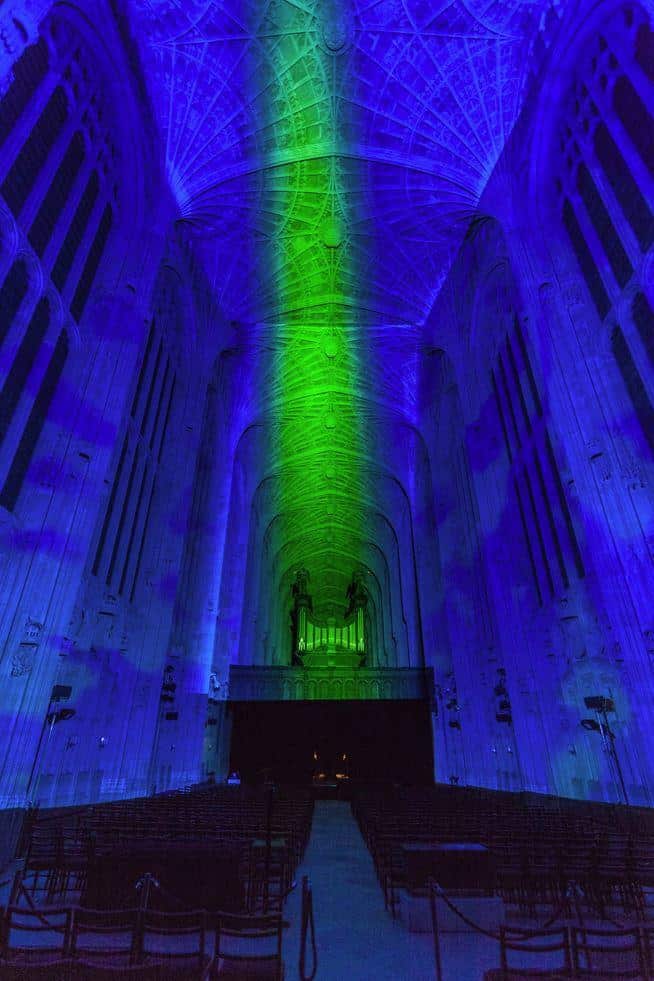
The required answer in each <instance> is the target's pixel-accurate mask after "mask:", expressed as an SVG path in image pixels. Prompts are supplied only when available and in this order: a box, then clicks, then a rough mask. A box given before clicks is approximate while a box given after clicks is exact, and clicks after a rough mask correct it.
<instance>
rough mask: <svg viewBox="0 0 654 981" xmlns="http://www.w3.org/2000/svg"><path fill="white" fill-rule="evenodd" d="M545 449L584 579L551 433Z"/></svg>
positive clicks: (579, 573)
mask: <svg viewBox="0 0 654 981" xmlns="http://www.w3.org/2000/svg"><path fill="white" fill-rule="evenodd" d="M545 449H546V450H547V459H548V461H549V465H550V472H551V474H552V477H553V478H554V485H555V487H556V492H557V494H558V496H559V504H560V505H561V513H562V514H563V520H564V521H565V526H566V529H567V532H568V540H569V542H570V547H571V549H572V555H573V558H574V563H575V568H576V570H577V575H578V576H579V578H580V579H583V578H584V576H585V575H586V570H585V569H584V563H583V560H582V558H581V549H580V548H579V542H578V541H577V535H576V533H575V529H574V525H573V523H572V515H571V514H570V508H569V507H568V499H567V497H566V496H565V490H564V489H563V481H562V480H561V474H560V473H559V468H558V465H557V462H556V457H555V456H554V448H553V446H552V441H551V440H550V435H549V433H548V432H547V431H546V432H545Z"/></svg>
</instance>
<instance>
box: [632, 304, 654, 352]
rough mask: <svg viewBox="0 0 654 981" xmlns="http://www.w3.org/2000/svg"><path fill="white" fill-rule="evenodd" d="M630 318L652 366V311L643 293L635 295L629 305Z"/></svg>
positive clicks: (653, 324) (653, 344) (653, 330)
mask: <svg viewBox="0 0 654 981" xmlns="http://www.w3.org/2000/svg"><path fill="white" fill-rule="evenodd" d="M631 316H632V317H633V319H634V323H635V325H636V330H637V331H638V333H639V334H640V339H641V341H642V342H643V347H644V348H645V350H646V351H647V357H648V358H649V360H650V361H651V363H652V364H653V365H654V310H652V308H651V306H650V305H649V302H648V300H647V297H646V296H645V294H644V293H636V295H635V297H634V302H633V303H632V305H631Z"/></svg>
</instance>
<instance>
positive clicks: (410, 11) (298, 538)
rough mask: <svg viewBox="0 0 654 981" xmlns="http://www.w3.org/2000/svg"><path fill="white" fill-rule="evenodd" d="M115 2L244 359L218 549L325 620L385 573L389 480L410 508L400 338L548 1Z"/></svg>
mask: <svg viewBox="0 0 654 981" xmlns="http://www.w3.org/2000/svg"><path fill="white" fill-rule="evenodd" d="M125 2H126V3H127V7H128V9H129V11H130V24H131V27H132V30H133V33H134V37H135V40H136V42H137V45H138V47H139V51H140V58H141V61H142V63H143V66H144V70H145V76H146V80H147V83H148V85H149V87H150V92H151V97H152V101H153V104H154V106H155V112H156V114H157V118H158V125H159V128H160V131H161V136H162V141H163V144H164V146H165V164H166V170H167V174H168V178H169V181H170V185H171V187H172V190H173V193H174V195H175V197H176V200H177V202H178V205H179V209H180V213H181V220H182V221H183V222H184V223H185V225H186V228H187V230H188V232H189V234H190V235H191V236H192V237H193V239H194V246H195V248H196V250H197V251H198V252H199V254H200V256H201V258H202V260H203V263H204V266H205V269H206V272H207V275H208V277H209V280H210V282H211V283H212V285H213V288H214V289H215V292H216V296H217V298H218V300H219V302H220V304H221V307H222V310H223V312H224V314H225V316H226V317H227V318H228V319H229V320H232V321H235V322H237V323H240V324H242V325H251V326H250V328H249V329H247V328H246V329H245V330H244V331H243V332H241V334H240V335H239V336H240V337H241V338H248V337H250V338H252V339H253V340H252V341H251V345H252V350H256V352H258V353H257V354H256V355H255V357H256V358H257V359H258V362H259V364H258V367H257V372H258V374H257V378H258V382H257V384H256V385H255V386H253V390H255V391H256V395H255V396H253V399H255V400H258V405H257V407H256V408H255V409H253V414H259V416H260V417H263V418H265V420H266V421H265V423H264V425H265V429H266V432H267V437H266V439H265V440H264V442H263V444H262V447H263V448H261V447H260V448H259V449H258V450H256V451H255V450H252V452H251V456H250V458H248V460H247V462H246V464H245V470H246V471H252V470H254V471H255V473H256V474H257V476H256V478H255V486H256V484H257V482H258V484H259V487H262V488H266V492H265V494H263V493H261V494H259V496H258V497H257V498H256V499H253V503H252V509H253V510H252V513H255V512H256V514H257V519H256V521H255V522H253V521H252V520H250V524H249V527H250V531H249V532H248V531H247V529H246V524H247V520H248V519H244V518H239V519H238V521H239V523H241V524H243V531H242V532H240V533H239V534H238V536H237V537H239V538H240V539H241V540H242V541H243V543H244V545H245V542H246V541H249V548H248V549H247V552H248V554H249V555H250V556H252V555H254V554H259V553H260V552H262V551H266V552H267V554H269V555H270V556H271V558H270V563H271V565H270V568H273V569H274V571H273V572H272V573H271V578H272V579H273V580H275V582H273V583H272V592H271V595H275V594H277V591H278V590H281V593H282V595H283V596H284V597H286V598H288V596H289V595H290V593H289V588H288V587H289V581H290V579H292V576H293V574H294V570H295V569H297V568H298V567H299V566H302V565H306V566H307V567H309V568H310V570H311V575H312V590H313V592H314V598H315V600H316V608H317V609H321V610H322V611H323V612H324V613H330V612H331V613H334V611H336V610H338V608H339V607H340V608H342V604H343V599H344V595H345V590H346V588H347V583H348V581H349V578H350V576H351V574H352V570H353V568H354V567H356V566H357V564H359V563H361V564H362V565H363V566H364V567H366V568H368V569H370V565H371V562H374V561H377V563H378V566H379V568H378V569H377V570H376V571H372V572H371V575H374V576H375V577H376V579H377V580H378V581H381V580H382V579H383V578H384V577H385V578H386V579H387V580H388V578H389V575H391V573H390V572H389V570H390V569H392V567H393V560H392V558H391V556H390V554H389V548H390V547H391V546H389V545H388V544H384V543H383V542H382V541H381V537H380V536H381V534H382V533H381V532H380V530H379V529H380V528H381V527H388V528H390V529H391V539H392V538H393V536H395V539H394V540H396V541H398V542H401V541H402V540H403V539H402V538H401V535H400V532H399V530H398V529H399V526H400V525H404V526H407V521H409V520H410V519H409V518H408V517H407V513H406V511H405V505H404V504H403V503H402V501H401V500H400V498H397V496H396V495H395V490H394V488H395V487H396V485H397V486H399V485H403V486H406V488H407V490H406V491H403V492H402V493H404V494H405V497H406V499H407V500H412V499H413V496H414V494H413V491H410V488H409V484H411V482H412V480H413V478H412V477H411V476H409V478H408V483H406V473H405V472H403V471H406V468H407V466H409V463H407V460H408V459H409V457H412V458H414V457H415V453H414V451H413V450H410V451H409V452H408V456H407V453H404V451H403V450H402V449H401V448H398V446H397V445H396V446H395V448H393V446H392V445H390V446H389V436H390V433H391V428H389V427H392V426H393V425H396V426H397V428H396V429H395V435H394V439H395V442H396V444H399V443H402V442H404V443H406V441H407V439H409V440H411V439H412V438H413V437H407V435H406V434H407V433H408V432H410V431H411V429H412V427H415V426H416V424H418V425H419V421H418V419H417V411H416V405H415V398H416V391H415V390H414V389H415V384H414V383H415V380H416V377H417V371H416V355H417V352H418V350H419V348H420V336H419V333H418V332H417V331H416V329H415V328H416V327H419V326H420V324H422V322H423V321H424V319H425V317H426V315H427V314H428V312H429V310H430V308H431V306H432V304H433V301H434V298H435V296H436V294H437V292H438V289H439V287H440V285H441V283H442V282H443V279H444V276H445V275H446V273H447V270H448V267H449V264H450V262H451V259H452V257H453V255H454V252H455V251H456V248H457V246H458V244H459V242H460V240H461V236H462V235H463V233H464V231H465V228H466V226H467V223H468V222H469V220H470V218H471V216H472V215H473V213H474V210H475V207H476V203H477V201H478V199H479V195H480V193H481V191H482V190H483V188H484V186H485V183H486V181H487V179H488V177H489V174H490V173H491V171H492V169H493V167H494V165H495V163H496V161H497V159H498V157H499V154H500V153H501V151H502V148H503V146H504V144H505V142H506V139H507V137H508V134H509V133H510V131H511V128H512V126H513V124H514V122H515V120H516V118H517V115H518V112H519V109H520V105H521V100H522V97H523V93H524V87H525V85H524V83H525V78H526V73H527V71H528V69H529V65H530V53H531V51H532V46H533V41H534V38H535V37H536V34H537V32H538V29H539V23H540V20H541V18H542V15H543V11H544V7H545V6H547V5H549V0H452V2H443V0H211V2H209V0H125ZM255 324H258V325H268V326H267V327H264V328H263V329H262V328H261V326H259V327H257V329H256V330H255V329H254V325H255ZM398 325H404V326H401V327H400V326H398ZM411 325H412V326H413V329H411ZM261 338H263V340H261ZM243 343H246V344H247V343H248V342H247V341H243ZM248 356H249V355H247V353H246V355H245V357H246V358H247V357H248ZM392 379H395V381H392ZM392 420H396V423H394V422H393V421H392ZM397 420H400V422H399V423H398V422H397ZM405 422H406V427H405ZM390 442H391V444H392V442H393V439H392V438H391V440H390ZM416 452H417V451H416ZM411 466H413V464H411ZM421 473H422V476H423V477H424V476H425V474H426V473H427V471H426V470H425V469H424V468H423V470H422V471H421ZM425 479H427V480H428V477H427V478H425ZM264 482H265V483H264ZM398 482H399V483H398ZM414 483H415V481H414ZM423 483H424V480H423ZM407 495H408V496H407ZM233 520H236V519H233ZM255 525H256V526H257V527H258V528H260V532H258V533H257V534H258V535H259V539H258V541H256V542H253V541H252V540H251V537H250V536H251V534H252V528H254V527H255ZM389 541H390V539H389ZM409 548H410V543H409V544H407V549H409ZM243 551H245V548H244V549H243ZM235 554H236V553H235ZM408 554H410V553H409V551H407V550H406V549H405V552H404V555H405V556H406V555H408ZM371 555H373V556H374V555H377V556H378V558H377V559H375V560H373V559H371V558H370V556H371ZM233 561H234V562H236V559H233ZM400 561H401V562H404V561H405V558H404V557H402V558H401V560H400ZM223 568H224V569H225V567H223ZM384 570H385V571H384ZM242 575H243V570H240V569H238V568H236V565H235V566H234V568H233V570H232V572H231V580H232V581H234V582H239V581H240V580H241V578H242ZM398 575H399V574H398V573H397V572H394V573H392V578H393V580H394V582H393V584H392V586H391V587H389V588H390V589H392V590H394V589H396V588H397V587H398V583H397V577H398ZM253 588H254V587H253ZM260 593H261V590H259V594H260ZM388 595H389V593H388V589H387V596H388ZM387 602H389V603H390V599H388V600H387ZM276 603H277V601H275V603H273V604H272V605H273V606H274V605H275V604H276ZM233 618H234V619H238V613H233Z"/></svg>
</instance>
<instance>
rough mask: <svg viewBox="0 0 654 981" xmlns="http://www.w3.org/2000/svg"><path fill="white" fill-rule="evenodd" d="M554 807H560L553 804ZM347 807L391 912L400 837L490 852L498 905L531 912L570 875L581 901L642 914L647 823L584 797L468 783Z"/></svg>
mask: <svg viewBox="0 0 654 981" xmlns="http://www.w3.org/2000/svg"><path fill="white" fill-rule="evenodd" d="M555 805H558V806H555ZM352 806H353V811H354V814H355V817H356V818H357V820H358V823H359V827H360V829H361V832H362V835H363V837H364V840H365V841H366V844H367V846H368V848H369V850H370V853H371V855H372V858H373V861H374V864H375V869H376V872H377V876H378V879H379V882H380V884H381V886H382V890H383V893H384V901H385V905H386V907H387V908H388V909H390V910H391V912H392V913H393V914H394V913H395V909H396V906H397V897H398V891H399V890H400V889H401V888H402V887H403V885H404V881H405V863H404V853H403V849H402V846H403V844H404V843H406V842H408V841H424V840H431V841H440V842H446V841H450V840H458V841H476V842H480V843H482V844H485V845H487V847H488V848H489V849H490V850H491V852H492V854H493V856H494V860H495V867H496V872H497V885H498V890H499V892H500V894H501V895H502V897H503V898H504V900H505V902H507V903H509V904H515V905H517V906H518V907H519V908H520V909H521V911H522V912H524V913H527V914H530V915H533V916H536V915H538V913H539V907H541V906H542V905H546V906H549V907H556V906H558V905H559V904H560V903H561V902H562V901H563V899H564V897H565V892H566V890H567V887H568V883H569V882H570V881H571V880H572V881H574V882H576V883H577V884H578V885H579V886H580V892H581V895H582V897H583V900H584V902H585V903H586V905H587V907H588V908H589V909H591V910H592V911H593V912H594V913H596V914H597V915H599V916H604V915H605V913H606V911H607V909H608V908H609V907H617V908H618V909H621V910H622V911H624V912H625V913H629V914H632V913H635V914H636V915H638V916H641V917H642V916H643V915H644V910H645V898H646V888H647V887H649V886H654V829H653V826H652V821H651V820H650V819H647V818H646V819H644V821H643V826H642V827H641V826H640V825H639V824H638V823H634V822H633V821H632V820H631V816H628V814H627V812H625V813H624V814H623V813H622V811H620V813H619V814H617V815H616V812H615V809H612V808H611V807H610V806H609V805H603V804H594V803H592V802H585V801H583V802H582V801H567V800H564V801H557V802H555V801H554V800H553V799H550V798H543V800H542V801H539V800H538V798H537V796H536V795H521V794H508V793H505V792H494V791H487V790H473V789H470V788H451V787H447V788H445V787H435V788H433V789H429V790H426V789H423V790H420V791H417V792H415V793H411V792H408V791H405V792H403V793H402V794H401V795H397V794H396V795H388V794H387V795H381V794H375V793H370V792H368V793H360V794H359V795H356V796H355V798H354V800H353V804H352Z"/></svg>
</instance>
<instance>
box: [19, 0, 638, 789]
mask: <svg viewBox="0 0 654 981" xmlns="http://www.w3.org/2000/svg"><path fill="white" fill-rule="evenodd" d="M155 6H156V11H155V10H154V7H155ZM0 28H1V29H2V32H3V36H4V37H5V38H6V39H7V43H6V45H5V47H4V49H3V50H2V52H1V53H0V76H1V77H2V83H1V84H0V92H2V98H1V99H0V727H1V730H2V735H3V739H2V741H1V744H0V801H1V803H2V805H3V806H5V807H9V806H21V805H23V804H24V803H25V801H26V800H27V799H29V800H40V801H41V802H43V803H55V802H60V803H65V802H71V801H85V800H98V799H111V798H113V797H124V796H129V795H132V794H144V793H148V792H151V791H152V790H153V788H156V789H158V790H160V789H165V788H167V787H172V786H180V785H184V784H188V783H192V782H195V781H197V780H201V779H204V778H205V777H206V775H207V773H209V772H212V771H213V772H215V773H216V774H217V775H218V776H221V775H222V773H223V772H224V769H225V766H226V765H227V754H228V750H229V714H228V712H227V710H226V698H227V696H228V693H229V691H228V682H229V670H230V666H231V665H234V664H235V665H241V666H248V665H249V666H256V667H258V668H260V669H262V670H263V669H266V668H275V667H279V666H285V665H290V663H291V648H290V631H289V612H290V607H291V603H292V593H291V586H292V583H293V581H294V577H295V574H296V571H297V569H298V568H299V567H303V566H304V567H307V568H308V569H309V570H310V571H311V573H312V579H311V582H312V589H313V591H314V603H315V605H316V608H319V607H322V612H323V613H324V614H325V615H327V614H331V613H333V612H334V611H336V612H338V611H339V610H340V607H339V603H341V597H342V598H343V603H344V598H345V590H346V587H347V583H348V581H349V577H350V576H351V574H352V572H354V571H355V570H356V571H358V572H360V573H361V574H362V575H363V576H364V578H365V581H366V583H367V590H368V612H369V617H370V637H371V654H370V659H369V665H368V666H369V667H371V668H374V669H378V670H379V671H380V672H383V671H384V670H401V669H405V668H412V669H416V668H422V667H433V668H434V677H435V690H434V691H433V692H430V693H429V694H430V698H431V703H432V720H433V732H434V759H435V771H436V773H435V775H436V777H437V778H438V779H440V780H444V781H447V780H449V779H455V780H458V781H459V782H460V783H462V784H463V783H468V784H477V785H486V786H491V787H502V788H506V789H514V790H518V789H531V790H539V791H546V792H553V793H563V794H570V795H573V796H578V797H592V798H604V799H618V798H620V796H621V795H623V790H622V787H621V785H620V775H619V774H618V772H617V769H616V759H617V761H618V762H619V764H620V766H621V768H622V777H623V780H624V789H625V790H626V792H627V795H628V797H629V798H630V799H631V800H632V801H634V802H646V803H651V802H652V794H654V773H653V771H652V767H653V764H652V761H651V753H650V749H649V747H650V744H651V733H652V708H651V706H652V695H653V694H654V685H653V681H652V667H651V661H650V658H651V652H652V651H654V622H653V621H652V615H651V596H652V593H653V587H654V570H653V566H652V555H651V548H652V542H653V541H654V537H653V534H654V533H653V530H652V520H653V513H652V501H653V498H652V476H653V473H652V467H653V462H652V454H653V452H654V401H653V400H654V312H653V311H654V284H653V282H652V268H653V266H652V244H653V242H654V218H653V213H654V148H653V147H654V144H653V143H652V140H651V133H652V131H653V130H654V123H653V121H652V105H653V101H654V100H653V93H654V70H653V69H652V64H654V40H653V39H654V35H653V34H652V24H651V8H650V7H649V6H646V5H638V4H627V5H624V4H617V3H615V2H602V3H596V4H592V5H591V4H589V3H587V2H583V0H575V2H570V3H566V4H561V3H555V2H539V3H536V2H528V0H497V2H494V3H491V4H484V5H483V7H482V5H480V4H476V3H467V4H459V3H457V2H454V3H450V4H443V5H426V4H423V3H419V2H417V0H416V2H413V0H407V2H406V3H403V4H393V3H389V4H374V5H371V4H366V3H359V2H358V0H333V2H329V3H327V2H324V3H323V2H322V0H320V2H319V0H315V2H309V3H307V4H305V5H302V7H298V5H296V4H293V3H290V2H288V3H287V2H285V0H280V2H277V3H273V2H268V0H266V2H261V0H248V2H242V3H237V2H236V0H235V2H234V3H231V2H228V3H224V4H220V5H218V4H201V3H194V2H191V0H189V2H188V3H167V2H162V3H160V4H158V5H152V4H150V3H145V2H141V0H115V2H108V0H107V2H105V0H94V2H93V3H91V4H81V3H80V4H74V3H66V4H63V3H61V4H59V3H50V2H47V0H22V2H18V0H13V2H7V0H6V2H5V3H4V4H3V5H2V7H1V8H0ZM312 501H313V504H312V503H311V502H312ZM312 508H313V510H312ZM53 692H54V694H55V695H57V698H56V700H55V701H53V702H51V701H50V699H51V696H52V694H53ZM593 695H604V696H605V697H607V698H610V699H612V701H613V704H614V709H615V710H614V711H612V712H611V713H610V715H609V721H610V725H611V729H612V731H613V733H614V737H615V741H614V746H615V753H614V752H611V751H609V750H610V742H609V743H607V738H608V737H606V734H604V736H603V735H602V733H600V732H597V731H596V730H595V729H593V728H588V727H586V728H584V726H582V725H581V722H582V720H583V719H587V718H588V717H589V716H590V717H591V721H594V722H596V721H597V719H596V717H595V714H594V712H593V711H592V710H588V709H587V708H586V707H585V704H584V698H585V697H588V696H593ZM57 713H59V714H57ZM62 713H63V714H62ZM66 714H68V716H69V717H66ZM607 747H608V748H607Z"/></svg>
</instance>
